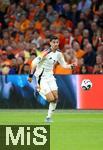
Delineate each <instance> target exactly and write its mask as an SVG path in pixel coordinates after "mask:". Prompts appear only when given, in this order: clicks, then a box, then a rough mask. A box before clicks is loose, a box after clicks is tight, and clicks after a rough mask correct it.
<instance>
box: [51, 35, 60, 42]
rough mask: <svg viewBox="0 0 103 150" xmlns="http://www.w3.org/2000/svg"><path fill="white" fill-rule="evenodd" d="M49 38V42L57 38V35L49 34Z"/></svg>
mask: <svg viewBox="0 0 103 150" xmlns="http://www.w3.org/2000/svg"><path fill="white" fill-rule="evenodd" d="M49 39H50V42H51V41H52V40H58V37H57V36H54V35H51V36H50V37H49Z"/></svg>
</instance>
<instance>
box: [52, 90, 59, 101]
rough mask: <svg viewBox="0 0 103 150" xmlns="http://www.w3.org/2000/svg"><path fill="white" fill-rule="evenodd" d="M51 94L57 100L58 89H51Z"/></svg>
mask: <svg viewBox="0 0 103 150" xmlns="http://www.w3.org/2000/svg"><path fill="white" fill-rule="evenodd" d="M52 94H53V96H54V97H55V100H58V90H54V91H52Z"/></svg>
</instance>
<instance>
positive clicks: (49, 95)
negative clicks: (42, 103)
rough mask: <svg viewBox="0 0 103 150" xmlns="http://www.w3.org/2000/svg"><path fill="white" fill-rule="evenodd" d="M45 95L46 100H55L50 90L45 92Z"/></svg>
mask: <svg viewBox="0 0 103 150" xmlns="http://www.w3.org/2000/svg"><path fill="white" fill-rule="evenodd" d="M45 96H46V99H47V101H48V102H55V97H54V95H53V93H52V92H49V93H47V94H46V95H45Z"/></svg>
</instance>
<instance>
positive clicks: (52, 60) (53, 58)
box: [45, 53, 57, 64]
mask: <svg viewBox="0 0 103 150" xmlns="http://www.w3.org/2000/svg"><path fill="white" fill-rule="evenodd" d="M45 61H46V62H47V63H52V64H54V63H56V62H57V54H56V53H50V54H48V55H47V56H46V58H45Z"/></svg>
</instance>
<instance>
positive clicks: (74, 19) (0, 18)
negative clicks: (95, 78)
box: [0, 0, 103, 74]
mask: <svg viewBox="0 0 103 150" xmlns="http://www.w3.org/2000/svg"><path fill="white" fill-rule="evenodd" d="M50 35H55V36H57V37H58V38H59V40H60V49H61V51H62V52H63V53H64V57H65V59H66V61H67V62H68V63H71V62H73V61H76V62H77V64H78V65H77V67H76V68H74V70H69V69H64V68H62V67H61V66H60V65H58V64H57V65H56V67H55V68H54V73H55V74H103V1H102V0H78V1H77V0H73V1H72V0H0V74H28V73H29V71H30V64H31V61H32V60H33V59H34V58H35V57H36V55H37V54H36V51H37V50H39V51H42V50H43V49H46V48H48V47H49V37H50Z"/></svg>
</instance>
